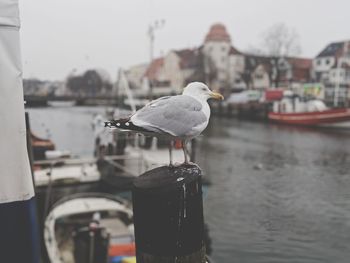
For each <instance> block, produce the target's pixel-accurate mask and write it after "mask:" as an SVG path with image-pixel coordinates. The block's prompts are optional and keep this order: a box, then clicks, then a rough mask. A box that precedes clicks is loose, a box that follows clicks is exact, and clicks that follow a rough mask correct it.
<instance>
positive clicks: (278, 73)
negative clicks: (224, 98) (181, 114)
mask: <svg viewBox="0 0 350 263" xmlns="http://www.w3.org/2000/svg"><path fill="white" fill-rule="evenodd" d="M311 67H312V60H310V59H305V58H293V57H282V58H277V57H269V56H257V55H252V54H246V53H243V52H241V51H239V50H238V49H237V48H236V47H235V46H234V45H233V44H232V38H231V36H230V34H229V33H228V32H227V30H226V27H225V26H224V25H223V24H220V23H217V24H214V25H212V26H211V27H210V29H209V31H208V33H207V34H206V35H205V37H204V41H203V44H202V45H200V46H199V47H197V48H193V49H181V50H171V51H169V52H168V53H167V54H166V55H165V56H163V57H159V58H156V59H154V60H153V61H152V62H151V63H150V64H149V65H148V67H147V69H145V70H144V74H143V75H142V76H141V74H140V73H141V72H142V70H139V69H140V68H139V67H132V68H130V69H129V70H128V72H129V73H128V76H127V78H128V80H129V82H130V83H131V84H132V85H130V86H133V85H134V84H137V85H139V87H141V83H142V79H143V78H147V79H148V80H149V83H150V87H151V93H152V94H153V95H154V96H156V97H157V96H160V95H169V94H178V93H181V91H182V88H183V87H184V86H186V84H187V83H189V82H191V81H202V82H205V83H207V84H208V85H209V86H210V88H211V89H215V90H220V92H222V93H223V94H224V95H229V94H231V93H232V92H239V91H242V90H245V89H257V90H264V89H267V88H270V87H281V86H282V87H291V86H296V85H299V84H300V83H306V82H309V81H310V77H311Z"/></svg>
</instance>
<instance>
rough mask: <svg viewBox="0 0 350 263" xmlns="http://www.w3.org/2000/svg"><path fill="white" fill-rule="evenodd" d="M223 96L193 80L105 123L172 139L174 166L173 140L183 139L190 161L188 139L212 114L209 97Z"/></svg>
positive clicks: (118, 127)
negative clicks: (178, 91)
mask: <svg viewBox="0 0 350 263" xmlns="http://www.w3.org/2000/svg"><path fill="white" fill-rule="evenodd" d="M210 98H213V99H217V100H223V99H224V97H223V96H222V95H221V94H219V93H216V92H213V91H211V90H210V89H209V88H208V86H207V85H205V84H204V83H202V82H191V83H189V84H188V85H187V86H186V87H185V88H184V90H183V93H182V94H181V95H176V96H165V97H161V98H159V99H156V100H154V101H151V102H150V103H148V104H147V105H146V106H144V107H143V108H141V109H139V110H138V111H136V112H135V113H134V114H133V115H131V116H130V117H128V118H124V119H118V120H112V121H108V122H105V127H109V128H117V129H120V130H123V131H133V132H137V133H141V134H144V135H146V136H154V137H163V136H165V137H166V138H168V139H169V140H170V145H169V157H170V163H169V166H173V161H172V147H173V141H174V140H181V141H182V149H183V152H184V157H185V162H184V164H187V165H188V164H191V163H190V162H189V161H188V157H187V151H186V143H187V142H188V141H189V140H191V139H193V138H194V137H197V136H198V135H200V134H201V133H202V132H203V131H204V129H205V128H206V127H207V125H208V122H209V118H210V107H209V104H208V99H210Z"/></svg>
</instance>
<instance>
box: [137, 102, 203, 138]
mask: <svg viewBox="0 0 350 263" xmlns="http://www.w3.org/2000/svg"><path fill="white" fill-rule="evenodd" d="M131 121H132V122H133V124H134V125H139V126H141V127H143V128H145V129H148V130H151V131H155V132H158V131H162V132H166V133H170V134H171V135H174V136H185V135H186V134H188V133H190V132H191V131H192V129H193V127H196V126H198V125H200V124H203V123H204V122H206V121H207V117H206V116H205V114H204V113H203V112H202V104H201V103H200V102H199V101H197V100H196V99H194V98H192V97H190V96H186V95H178V96H169V97H163V98H160V99H158V100H155V101H152V102H151V103H149V104H148V105H146V106H145V107H144V108H142V109H141V110H139V111H138V112H136V113H135V114H134V115H133V116H132V117H131Z"/></svg>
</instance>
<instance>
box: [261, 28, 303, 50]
mask: <svg viewBox="0 0 350 263" xmlns="http://www.w3.org/2000/svg"><path fill="white" fill-rule="evenodd" d="M263 50H264V51H265V53H266V54H267V55H269V56H275V57H286V56H295V55H298V54H300V51H301V48H300V45H299V36H298V34H297V32H296V31H295V30H294V29H292V28H288V27H287V26H286V25H285V24H283V23H279V24H275V25H273V26H271V27H270V28H269V29H268V30H267V31H266V32H265V33H264V34H263Z"/></svg>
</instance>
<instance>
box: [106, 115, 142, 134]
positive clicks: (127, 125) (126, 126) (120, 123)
mask: <svg viewBox="0 0 350 263" xmlns="http://www.w3.org/2000/svg"><path fill="white" fill-rule="evenodd" d="M105 127H108V128H112V129H115V128H116V129H119V130H124V131H136V132H148V130H146V129H144V128H142V127H139V126H136V125H134V124H133V123H132V122H131V121H130V118H126V119H118V120H111V121H106V122H105Z"/></svg>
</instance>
